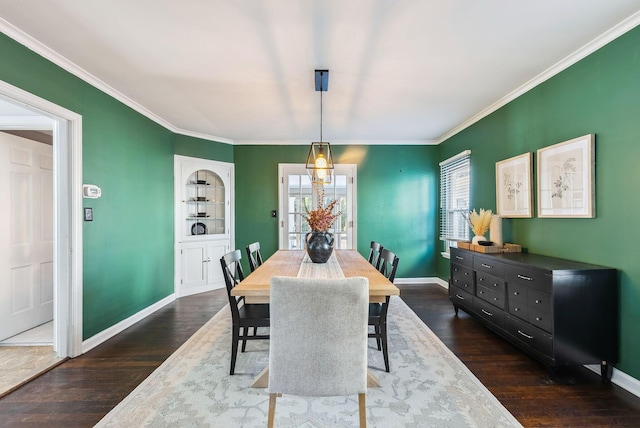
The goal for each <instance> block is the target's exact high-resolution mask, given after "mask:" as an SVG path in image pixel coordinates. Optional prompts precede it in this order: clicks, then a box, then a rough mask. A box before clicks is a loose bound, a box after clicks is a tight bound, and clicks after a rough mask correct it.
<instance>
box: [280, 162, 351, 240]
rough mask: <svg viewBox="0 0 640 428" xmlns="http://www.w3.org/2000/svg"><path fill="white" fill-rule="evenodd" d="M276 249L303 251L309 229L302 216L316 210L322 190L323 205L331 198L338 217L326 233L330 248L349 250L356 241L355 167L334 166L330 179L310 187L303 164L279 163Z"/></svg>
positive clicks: (309, 180)
mask: <svg viewBox="0 0 640 428" xmlns="http://www.w3.org/2000/svg"><path fill="white" fill-rule="evenodd" d="M278 177H279V192H278V193H279V195H278V198H279V207H280V234H279V235H280V239H279V248H280V249H284V250H295V249H298V250H300V249H304V246H305V243H304V242H305V241H304V240H305V236H306V234H307V232H310V231H311V229H310V228H309V225H308V224H307V222H306V220H305V219H304V216H305V215H306V213H307V210H309V211H310V210H313V209H315V208H317V204H318V197H319V196H320V195H319V194H318V192H322V191H324V201H323V203H324V205H325V206H326V205H327V203H328V202H329V201H333V200H334V199H335V200H337V201H338V202H337V203H336V207H335V210H336V212H337V211H341V212H342V214H341V215H340V216H339V217H338V218H336V221H335V222H334V224H333V228H332V229H330V232H331V233H333V236H334V248H337V249H352V248H355V247H354V245H355V243H356V242H358V241H357V237H356V235H357V224H356V222H355V219H356V218H357V214H356V210H357V204H356V201H357V197H356V191H357V184H356V183H357V165H355V164H336V165H335V169H334V171H333V180H332V182H331V183H330V184H326V185H324V186H320V187H318V186H314V185H312V184H311V179H310V178H309V175H308V174H307V170H306V168H305V164H279V165H278Z"/></svg>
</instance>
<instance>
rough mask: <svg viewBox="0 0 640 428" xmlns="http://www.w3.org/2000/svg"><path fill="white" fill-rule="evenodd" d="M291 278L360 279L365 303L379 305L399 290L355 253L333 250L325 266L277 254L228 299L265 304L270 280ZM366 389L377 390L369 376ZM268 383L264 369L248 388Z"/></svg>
mask: <svg viewBox="0 0 640 428" xmlns="http://www.w3.org/2000/svg"><path fill="white" fill-rule="evenodd" d="M274 276H291V277H306V278H326V279H332V278H349V277H354V276H362V277H365V278H367V279H368V281H369V302H370V303H383V302H385V301H386V300H387V298H388V297H389V296H399V295H400V290H399V289H398V287H396V286H395V285H393V283H392V282H391V281H389V279H387V277H385V276H384V275H383V274H381V273H380V272H379V271H378V270H377V269H376V268H375V267H374V266H372V265H371V264H370V263H369V262H368V261H367V260H366V259H365V258H364V257H363V256H362V255H361V254H360V253H359V252H358V251H356V250H350V249H340V250H339V249H335V250H334V251H333V254H332V255H331V258H330V259H329V261H328V262H327V263H313V262H311V260H310V259H309V257H308V256H307V255H306V251H304V250H278V251H276V252H275V253H274V254H273V255H272V256H271V257H269V258H268V259H267V260H265V262H264V263H262V265H260V266H259V267H258V268H256V270H255V271H253V272H252V273H251V274H249V275H248V276H247V277H245V278H244V279H243V280H242V281H240V283H239V284H238V285H236V286H235V287H233V289H232V290H231V295H232V296H238V297H239V296H244V301H245V303H247V304H251V303H269V289H270V285H271V278H272V277H274ZM367 381H368V386H370V387H371V386H380V381H379V380H378V379H377V377H376V376H375V375H373V374H372V373H369V374H368V377H367ZM268 382H269V373H268V367H266V368H265V369H264V370H263V371H262V372H261V373H260V374H259V375H258V377H257V378H256V379H255V380H254V382H253V384H252V385H251V386H252V387H254V388H266V387H267V386H268Z"/></svg>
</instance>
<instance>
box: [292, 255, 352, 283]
mask: <svg viewBox="0 0 640 428" xmlns="http://www.w3.org/2000/svg"><path fill="white" fill-rule="evenodd" d="M298 278H319V279H338V278H344V273H343V272H342V268H341V267H340V264H339V263H338V259H337V258H336V254H335V253H332V254H331V257H329V260H327V262H326V263H314V262H312V261H311V259H310V258H309V255H308V254H305V255H304V258H303V259H302V263H301V264H300V270H298Z"/></svg>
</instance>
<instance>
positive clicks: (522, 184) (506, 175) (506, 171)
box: [496, 153, 533, 218]
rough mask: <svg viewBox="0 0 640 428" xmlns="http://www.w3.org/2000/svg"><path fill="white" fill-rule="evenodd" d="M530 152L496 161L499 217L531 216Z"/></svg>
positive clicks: (531, 157)
mask: <svg viewBox="0 0 640 428" xmlns="http://www.w3.org/2000/svg"><path fill="white" fill-rule="evenodd" d="M532 160H533V156H532V155H531V153H524V154H522V155H519V156H515V157H512V158H509V159H505V160H503V161H500V162H496V211H497V214H498V215H499V216H500V217H513V218H516V217H532V216H533V190H532V188H531V183H532V181H533V180H532V177H531V169H532Z"/></svg>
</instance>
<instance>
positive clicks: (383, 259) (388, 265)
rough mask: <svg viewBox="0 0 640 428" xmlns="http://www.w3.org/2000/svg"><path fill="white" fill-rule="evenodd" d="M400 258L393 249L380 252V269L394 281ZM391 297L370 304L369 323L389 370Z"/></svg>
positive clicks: (386, 369)
mask: <svg viewBox="0 0 640 428" xmlns="http://www.w3.org/2000/svg"><path fill="white" fill-rule="evenodd" d="M399 262H400V259H399V258H398V256H396V255H395V254H394V253H392V252H391V251H389V250H387V249H385V248H383V249H382V251H381V252H380V260H379V269H378V270H379V271H380V273H381V274H383V275H384V276H385V277H386V278H387V279H388V280H389V281H391V282H393V280H394V279H395V277H396V270H397V269H398V263H399ZM389 298H390V296H387V298H386V299H385V301H384V303H370V304H369V325H370V326H373V328H374V332H373V333H369V337H370V338H374V339H376V344H377V345H378V351H380V350H381V351H382V356H383V358H384V369H385V371H386V372H389V347H388V345H387V312H388V311H389Z"/></svg>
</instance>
